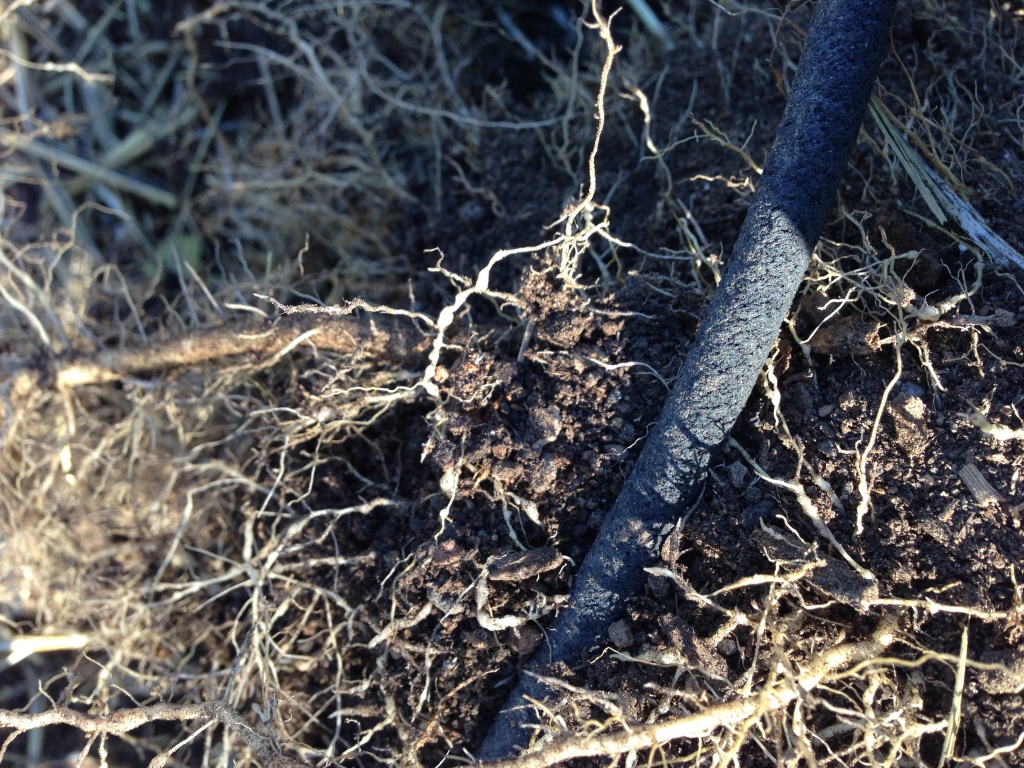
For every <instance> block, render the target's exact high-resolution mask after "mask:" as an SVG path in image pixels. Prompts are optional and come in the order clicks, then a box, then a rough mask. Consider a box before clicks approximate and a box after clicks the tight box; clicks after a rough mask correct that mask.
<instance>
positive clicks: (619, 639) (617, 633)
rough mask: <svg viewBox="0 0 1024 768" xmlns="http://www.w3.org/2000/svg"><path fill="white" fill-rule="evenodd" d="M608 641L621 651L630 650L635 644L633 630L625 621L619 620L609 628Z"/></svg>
mask: <svg viewBox="0 0 1024 768" xmlns="http://www.w3.org/2000/svg"><path fill="white" fill-rule="evenodd" d="M608 639H609V640H611V641H612V645H614V646H615V647H616V648H618V649H619V650H622V649H624V648H629V646H631V645H632V644H633V630H631V629H630V628H629V624H628V623H627V622H626V620H625V619H619V620H618V621H616V622H615V623H614V624H612V625H611V626H610V627H608Z"/></svg>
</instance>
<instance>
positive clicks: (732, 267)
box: [478, 0, 896, 760]
mask: <svg viewBox="0 0 1024 768" xmlns="http://www.w3.org/2000/svg"><path fill="white" fill-rule="evenodd" d="M895 6H896V0H821V2H820V3H819V4H818V6H817V7H816V8H815V10H814V15H813V17H812V19H811V25H810V29H809V31H808V35H807V43H806V45H805V47H804V52H803V55H802V56H801V58H800V64H799V68H798V71H797V75H796V78H795V80H794V82H793V88H792V92H791V94H790V99H789V103H788V104H787V106H786V109H785V112H784V113H783V116H782V121H781V123H780V125H779V132H778V135H777V136H776V138H775V143H774V144H773V146H772V149H771V152H770V153H769V154H768V159H767V161H766V163H765V167H764V171H763V173H762V176H761V181H760V184H759V185H758V188H757V191H756V192H755V194H754V198H753V201H752V203H751V206H750V210H749V212H748V213H747V217H746V219H745V221H744V222H743V227H742V228H741V230H740V234H739V238H738V239H737V242H736V247H735V248H734V250H733V254H732V256H731V257H730V259H729V263H728V267H727V270H726V274H725V276H724V278H723V280H722V283H721V285H720V286H719V288H718V290H717V291H716V293H715V295H714V297H713V298H712V300H711V303H710V305H709V306H708V309H707V312H706V313H705V315H704V318H703V319H702V321H701V325H700V329H699V331H698V334H697V339H696V341H695V342H694V345H693V347H692V349H691V350H690V353H689V355H688V356H687V358H686V363H685V365H684V366H683V370H682V371H681V373H680V375H679V377H678V379H677V380H676V384H675V386H674V388H673V390H672V393H671V394H670V396H669V400H668V402H667V403H666V405H665V407H664V408H663V409H662V411H661V414H660V416H659V418H658V423H657V425H656V427H655V429H654V432H653V433H652V434H651V436H650V437H649V438H648V439H647V443H646V445H645V446H644V449H643V451H642V452H641V454H640V457H639V458H638V460H637V463H636V466H635V468H634V469H633V472H632V474H631V475H630V477H629V479H628V480H627V482H626V485H625V487H624V488H623V489H622V492H621V494H620V495H619V497H618V499H617V500H616V502H615V505H614V506H613V507H612V509H611V511H610V512H609V513H608V516H607V518H606V519H605V521H604V524H603V525H602V526H601V530H600V531H599V533H598V537H597V540H596V541H595V542H594V546H593V547H592V548H591V550H590V552H589V553H588V554H587V557H586V558H585V559H584V561H583V564H582V566H581V568H580V572H579V574H578V575H577V577H576V580H575V583H574V585H573V590H572V595H571V596H570V601H569V604H568V606H567V607H566V608H565V610H564V611H563V612H562V613H561V615H559V616H558V618H557V619H556V620H555V622H554V625H553V626H552V628H551V630H550V632H549V634H548V639H549V642H550V646H548V645H547V644H545V645H543V646H541V649H540V650H539V651H538V652H537V653H536V654H535V655H534V657H533V658H532V659H531V660H530V663H529V666H528V668H527V673H524V674H523V675H522V677H521V679H520V681H519V684H518V685H517V686H516V688H515V690H514V691H513V692H512V694H511V695H510V697H509V699H508V701H507V702H506V706H505V708H504V709H503V710H501V712H500V713H499V714H498V717H497V718H496V719H495V721H494V723H493V724H492V725H491V729H490V731H489V732H488V734H487V737H486V739H485V740H484V743H483V745H482V746H481V748H480V750H479V753H478V757H479V759H482V760H498V759H502V758H506V757H513V756H514V755H515V754H518V752H520V751H521V750H522V748H523V747H524V746H525V744H526V743H528V741H529V737H530V729H529V728H528V727H525V726H528V725H530V724H532V723H534V722H535V720H534V718H533V710H532V708H531V707H530V706H529V705H528V704H527V703H526V702H525V701H524V697H525V696H529V697H531V698H535V699H543V698H545V697H546V696H548V695H549V693H550V691H549V689H548V688H547V686H545V685H544V684H542V683H540V682H539V681H538V680H537V679H536V678H534V677H532V676H531V675H529V674H528V672H529V670H531V669H532V670H539V669H540V668H541V667H543V666H544V665H546V664H549V663H553V662H565V663H566V664H568V665H570V666H575V665H578V664H580V663H581V662H582V661H583V660H584V654H585V653H586V652H587V651H588V650H589V649H590V648H592V647H594V646H596V645H600V644H602V643H603V642H604V641H605V639H606V632H607V628H608V625H609V624H610V623H611V622H613V621H615V620H617V619H618V618H619V617H620V616H621V615H622V612H623V610H624V608H625V601H626V599H627V598H628V597H630V596H631V595H634V594H636V593H637V592H638V591H639V590H640V588H641V587H642V586H643V584H644V581H645V579H646V574H645V573H644V570H643V569H644V568H645V567H649V566H651V565H653V564H655V563H656V561H657V558H658V549H659V533H660V531H661V530H662V529H663V528H664V525H665V524H666V523H671V522H672V521H674V519H675V518H676V516H677V515H678V514H679V512H680V510H681V509H683V508H685V507H686V506H688V505H690V504H692V503H694V501H695V500H696V497H697V494H698V491H699V489H700V485H701V483H702V482H703V480H704V476H705V472H706V470H707V467H708V464H709V462H710V460H711V454H712V452H713V451H714V450H715V449H716V448H717V447H718V446H719V444H720V443H721V442H722V441H723V440H724V439H725V437H726V436H727V435H728V433H729V430H730V429H731V428H732V426H733V424H734V423H735V421H736V419H737V418H738V417H739V414H740V411H741V410H742V408H743V406H744V404H745V403H746V401H747V398H748V397H749V396H750V392H751V390H752V388H753V386H754V384H755V383H756V381H757V377H758V374H759V372H760V370H761V367H762V365H764V361H765V359H766V358H767V356H768V354H769V352H770V351H771V347H772V344H774V342H775V339H776V337H777V336H778V333H779V328H780V326H781V324H782V322H783V320H784V319H785V317H786V313H787V312H788V311H789V308H790V306H791V304H792V302H793V298H794V296H795V295H796V291H797V288H798V287H799V285H800V281H801V279H802V278H803V275H804V272H805V271H806V269H807V266H808V264H809V262H810V257H811V251H812V249H813V248H814V246H815V244H816V243H817V242H818V237H819V236H820V235H821V230H822V227H823V226H824V223H825V217H826V216H827V215H828V214H829V213H830V212H831V210H832V208H833V206H834V203H835V199H836V188H837V186H838V184H839V178H840V176H841V175H842V173H843V170H844V168H845V167H846V164H847V161H848V160H849V157H850V153H851V151H852V150H853V145H854V142H855V141H856V139H857V133H858V131H859V129H860V125H861V122H862V121H863V118H864V113H865V109H866V108H867V103H868V98H869V97H870V95H871V91H872V89H873V87H874V83H875V77H876V75H877V73H878V67H879V65H880V63H881V61H882V57H883V55H884V54H885V52H886V50H887V48H888V39H889V38H888V32H889V26H890V23H891V21H892V15H893V12H894V9H895Z"/></svg>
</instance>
